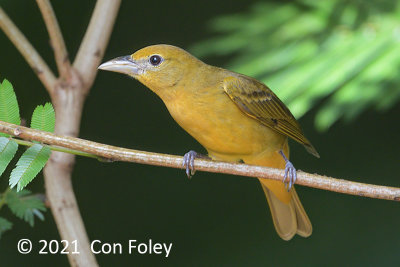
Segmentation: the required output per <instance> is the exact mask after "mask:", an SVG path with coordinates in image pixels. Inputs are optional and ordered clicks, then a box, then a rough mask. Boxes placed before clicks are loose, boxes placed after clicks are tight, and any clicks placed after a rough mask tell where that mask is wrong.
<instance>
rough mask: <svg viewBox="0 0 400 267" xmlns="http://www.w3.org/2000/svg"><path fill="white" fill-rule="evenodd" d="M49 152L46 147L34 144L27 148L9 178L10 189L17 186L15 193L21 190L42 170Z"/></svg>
mask: <svg viewBox="0 0 400 267" xmlns="http://www.w3.org/2000/svg"><path fill="white" fill-rule="evenodd" d="M50 154H51V150H50V148H49V147H48V146H45V145H41V144H35V145H33V146H32V147H30V148H28V149H27V150H26V151H25V153H24V154H22V156H21V158H20V159H19V160H18V162H17V166H16V167H15V168H14V169H13V170H12V172H11V176H10V182H9V184H10V187H11V188H13V187H14V186H15V185H18V186H17V191H20V190H21V189H23V188H24V187H25V186H26V185H27V184H29V183H30V182H31V181H32V180H33V178H35V177H36V175H37V174H38V173H39V172H40V171H41V170H42V169H43V167H44V165H46V162H47V160H48V159H49V157H50Z"/></svg>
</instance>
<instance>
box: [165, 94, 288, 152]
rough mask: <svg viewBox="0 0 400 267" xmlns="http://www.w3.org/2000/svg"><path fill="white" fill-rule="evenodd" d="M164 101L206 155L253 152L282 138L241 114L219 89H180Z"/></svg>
mask: <svg viewBox="0 0 400 267" xmlns="http://www.w3.org/2000/svg"><path fill="white" fill-rule="evenodd" d="M164 102H165V104H166V106H167V108H168V110H169V112H170V113H171V115H172V117H173V118H174V119H175V121H176V122H177V123H178V124H179V125H180V126H181V127H182V128H183V129H185V130H186V131H187V132H188V133H189V134H190V135H192V136H193V137H194V138H195V139H196V140H197V141H198V142H199V143H200V144H201V145H203V146H204V147H205V148H206V149H207V150H208V152H209V153H210V154H221V155H232V156H233V157H235V156H234V155H238V156H240V155H249V154H255V153H260V152H262V151H265V150H267V149H269V148H271V149H276V147H279V146H281V144H283V143H284V141H285V140H286V139H285V137H284V136H282V135H280V134H278V133H276V132H275V131H273V130H272V129H270V128H268V127H266V126H264V125H262V124H261V123H260V122H258V121H257V120H255V119H253V118H251V117H249V116H247V115H246V114H244V113H243V112H242V111H241V110H240V109H239V108H238V107H237V106H236V104H235V103H234V102H233V101H232V100H231V99H230V98H229V97H228V96H227V95H226V94H225V92H224V91H223V90H214V89H209V90H203V91H200V92H199V91H197V92H195V93H193V92H182V93H181V94H177V95H176V96H175V97H174V98H173V100H170V101H164Z"/></svg>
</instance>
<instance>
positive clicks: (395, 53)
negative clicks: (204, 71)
mask: <svg viewBox="0 0 400 267" xmlns="http://www.w3.org/2000/svg"><path fill="white" fill-rule="evenodd" d="M399 3H400V2H398V1H389V0H382V1H378V0H375V1H357V0H352V1H347V0H335V1H313V0H298V1H293V2H269V3H266V2H265V3H264V2H262V3H258V4H255V5H253V6H252V7H251V8H250V9H249V10H248V11H243V13H240V14H233V15H224V16H221V17H217V18H215V19H213V20H212V21H211V23H210V28H211V30H212V31H213V32H215V34H216V36H215V37H213V38H211V39H208V40H204V41H202V42H200V43H198V44H196V45H194V46H192V47H191V49H190V51H191V52H192V53H194V54H195V55H197V56H200V57H205V56H209V55H220V56H224V57H225V58H227V59H228V60H227V64H226V65H225V66H224V67H226V68H229V69H231V70H234V71H237V72H240V73H243V74H246V75H249V76H252V77H255V78H257V79H259V80H261V81H263V82H264V83H265V84H267V85H268V86H270V87H271V88H272V89H273V90H274V91H275V92H276V93H277V94H278V96H279V97H280V98H281V99H282V100H283V101H284V102H285V103H286V104H287V105H288V106H289V108H290V110H291V111H292V112H293V114H294V115H295V116H296V117H297V118H299V117H301V116H302V115H304V114H305V113H306V112H307V111H308V110H310V109H311V108H312V107H313V106H315V105H317V104H319V103H321V105H320V106H318V112H317V115H316V118H315V126H316V128H317V129H319V130H326V129H328V128H329V127H330V126H331V125H332V124H333V123H334V122H335V121H337V120H338V119H340V118H343V119H345V120H347V121H350V120H352V119H354V118H356V117H357V115H359V114H360V113H361V112H362V111H364V110H366V109H368V108H373V109H376V110H379V111H383V110H385V109H388V108H390V107H391V106H393V105H394V104H395V103H396V102H397V101H398V100H399V98H400V75H399V70H400V9H399Z"/></svg>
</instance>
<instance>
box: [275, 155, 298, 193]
mask: <svg viewBox="0 0 400 267" xmlns="http://www.w3.org/2000/svg"><path fill="white" fill-rule="evenodd" d="M279 153H280V154H281V155H282V157H283V159H284V160H285V162H286V165H285V175H284V176H283V181H282V182H283V183H284V184H285V188H286V189H287V191H290V189H291V188H292V186H293V185H294V184H295V183H296V179H297V172H296V168H295V167H294V165H293V164H292V163H291V162H290V161H289V160H288V159H287V158H286V156H285V154H284V153H283V152H282V150H281V151H279Z"/></svg>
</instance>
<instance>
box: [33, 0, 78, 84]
mask: <svg viewBox="0 0 400 267" xmlns="http://www.w3.org/2000/svg"><path fill="white" fill-rule="evenodd" d="M36 2H37V4H38V6H39V9H40V12H41V13H42V16H43V19H44V22H45V24H46V28H47V31H48V32H49V36H50V41H51V46H52V48H53V50H54V57H55V60H56V64H57V69H58V72H59V75H60V76H61V77H63V78H64V79H66V80H68V79H69V77H70V68H71V63H70V61H69V59H68V52H67V48H66V47H65V43H64V38H63V36H62V34H61V30H60V27H59V25H58V22H57V18H56V15H55V14H54V10H53V7H52V6H51V3H50V1H49V0H36Z"/></svg>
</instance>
